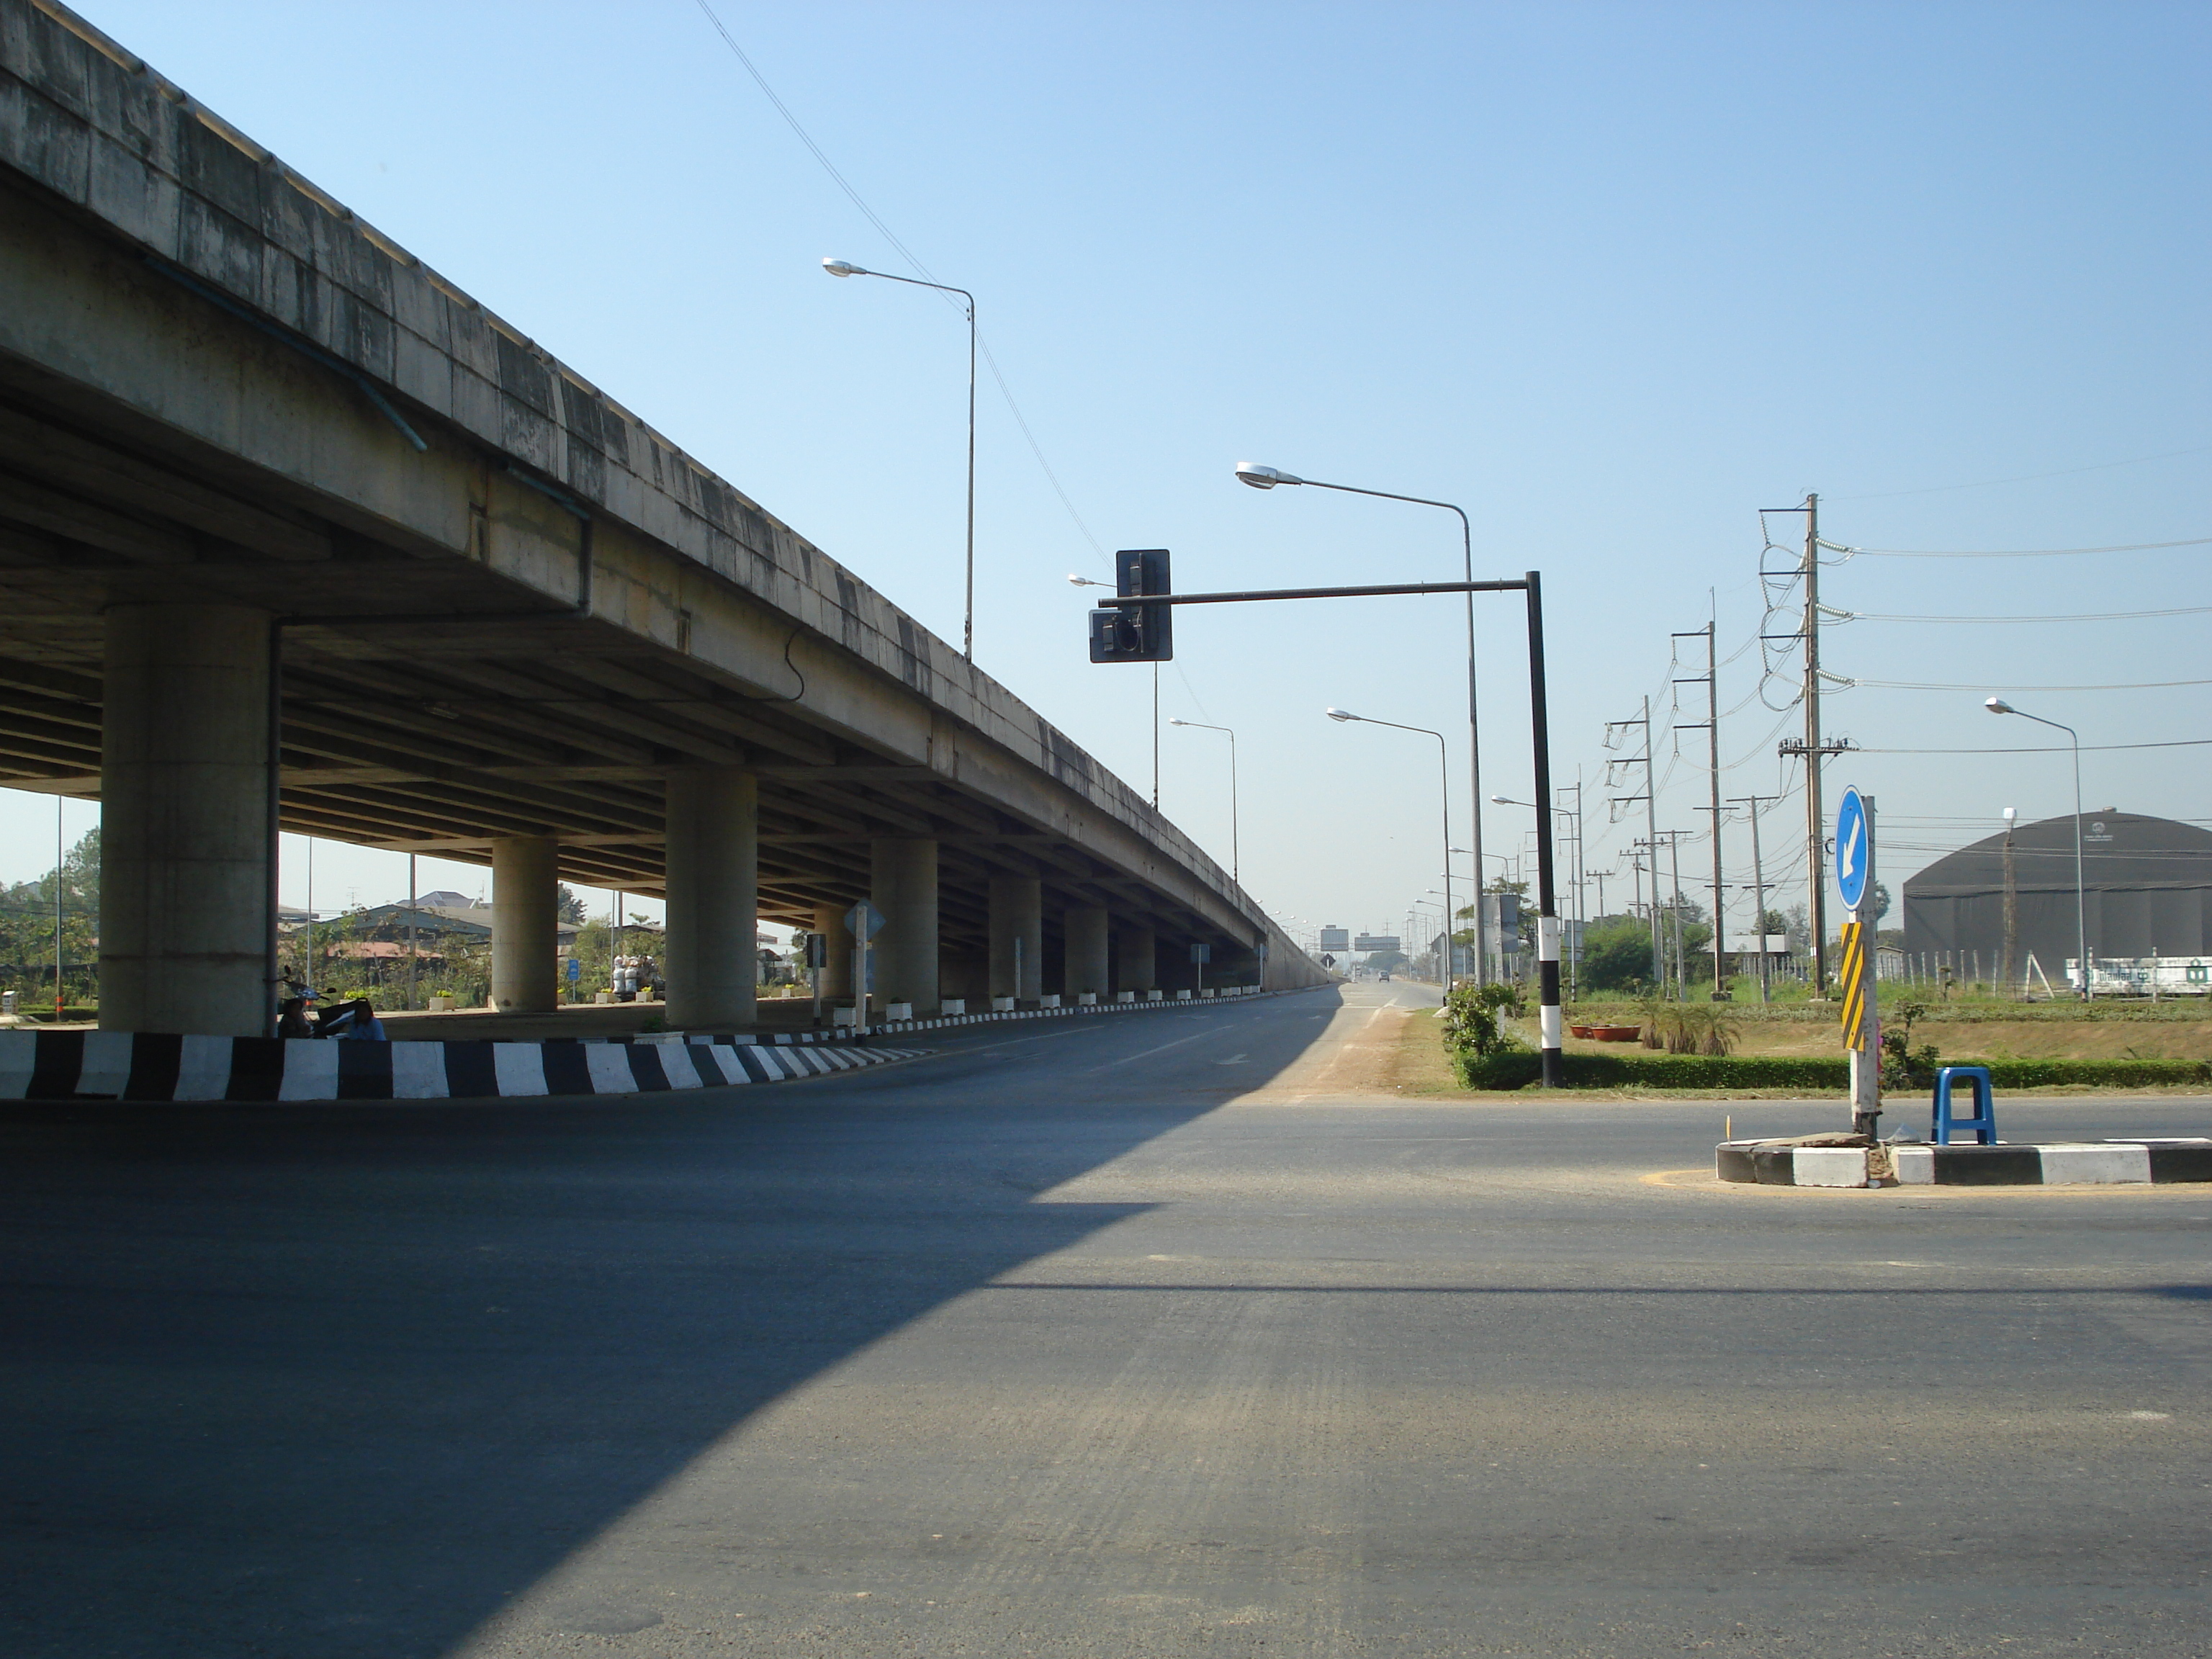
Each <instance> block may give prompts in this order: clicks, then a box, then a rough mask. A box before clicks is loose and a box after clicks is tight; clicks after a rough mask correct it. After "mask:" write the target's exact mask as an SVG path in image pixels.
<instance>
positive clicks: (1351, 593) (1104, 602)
mask: <svg viewBox="0 0 2212 1659" xmlns="http://www.w3.org/2000/svg"><path fill="white" fill-rule="evenodd" d="M1527 586H1528V580H1527V578H1525V577H1524V578H1522V580H1519V581H1494V582H1401V583H1398V584H1395V585H1394V586H1388V587H1255V588H1248V589H1245V590H1243V591H1241V592H1234V593H1158V594H1151V595H1144V596H1139V597H1132V598H1129V599H1101V600H1099V601H1098V604H1099V606H1100V608H1102V609H1104V608H1108V607H1111V608H1115V609H1119V610H1131V609H1134V608H1135V607H1137V606H1139V605H1240V604H1243V603H1245V602H1247V601H1249V600H1253V599H1386V598H1389V597H1390V596H1391V595H1393V594H1413V593H1517V592H1521V591H1522V589H1523V588H1525V587H1527Z"/></svg>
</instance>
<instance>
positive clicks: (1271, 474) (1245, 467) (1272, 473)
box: [1237, 461, 1305, 489]
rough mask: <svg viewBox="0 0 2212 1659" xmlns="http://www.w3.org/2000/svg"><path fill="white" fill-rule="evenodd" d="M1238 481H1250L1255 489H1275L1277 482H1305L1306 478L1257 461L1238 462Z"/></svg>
mask: <svg viewBox="0 0 2212 1659" xmlns="http://www.w3.org/2000/svg"><path fill="white" fill-rule="evenodd" d="M1237 482H1238V483H1248V484H1250V485H1251V486H1252V488H1253V489H1273V488H1274V487H1275V486H1276V485H1277V484H1296V483H1304V482H1305V480H1304V478H1301V477H1298V476H1297V474H1295V473H1291V472H1285V471H1283V470H1282V469H1281V468H1280V467H1273V466H1261V465H1260V464H1259V462H1257V461H1239V462H1237Z"/></svg>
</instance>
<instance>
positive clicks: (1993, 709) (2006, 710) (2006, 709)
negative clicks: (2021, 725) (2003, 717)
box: [1982, 697, 2020, 714]
mask: <svg viewBox="0 0 2212 1659" xmlns="http://www.w3.org/2000/svg"><path fill="white" fill-rule="evenodd" d="M1982 707H1983V708H1986V709H1988V710H1989V711H1990V713H1991V714H2018V713H2020V710H2019V709H2017V708H2014V707H2013V706H2012V705H2011V704H2010V703H2008V702H2006V701H2005V700H2004V699H2003V698H2002V697H1991V698H1990V700H1989V701H1988V702H1985V703H1984V704H1983V705H1982Z"/></svg>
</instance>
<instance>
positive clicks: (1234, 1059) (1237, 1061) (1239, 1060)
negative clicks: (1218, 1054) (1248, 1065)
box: [1213, 1054, 1246, 1066]
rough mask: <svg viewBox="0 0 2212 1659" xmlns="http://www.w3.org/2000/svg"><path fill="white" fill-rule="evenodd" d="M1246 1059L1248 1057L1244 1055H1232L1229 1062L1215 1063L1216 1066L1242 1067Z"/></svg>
mask: <svg viewBox="0 0 2212 1659" xmlns="http://www.w3.org/2000/svg"><path fill="white" fill-rule="evenodd" d="M1245 1059H1246V1056H1244V1055H1243V1054H1232V1055H1231V1057H1230V1058H1229V1059H1227V1060H1215V1061H1214V1062H1213V1063H1214V1064H1215V1065H1216V1066H1242V1065H1243V1063H1244V1061H1245Z"/></svg>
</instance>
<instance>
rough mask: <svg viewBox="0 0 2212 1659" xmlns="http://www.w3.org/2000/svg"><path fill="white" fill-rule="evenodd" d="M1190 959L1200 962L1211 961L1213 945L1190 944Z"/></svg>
mask: <svg viewBox="0 0 2212 1659" xmlns="http://www.w3.org/2000/svg"><path fill="white" fill-rule="evenodd" d="M1190 959H1191V960H1192V961H1193V962H1200V963H1205V962H1211V961H1212V960H1213V947H1212V945H1202V944H1201V945H1192V946H1191V947H1190Z"/></svg>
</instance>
